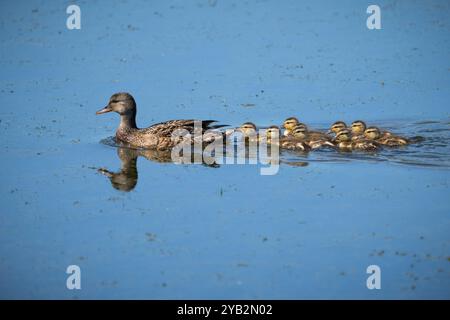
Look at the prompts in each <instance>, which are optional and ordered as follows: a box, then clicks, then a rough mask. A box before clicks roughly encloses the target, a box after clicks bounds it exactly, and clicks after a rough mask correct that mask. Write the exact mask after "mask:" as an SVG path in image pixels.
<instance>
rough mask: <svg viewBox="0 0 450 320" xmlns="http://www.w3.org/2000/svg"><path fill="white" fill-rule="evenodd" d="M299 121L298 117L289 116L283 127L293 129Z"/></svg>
mask: <svg viewBox="0 0 450 320" xmlns="http://www.w3.org/2000/svg"><path fill="white" fill-rule="evenodd" d="M298 123H299V122H298V119H297V118H294V117H291V118H287V119H286V120H284V122H283V128H285V129H286V130H288V131H292V130H293V129H294V127H295V126H296V125H297V124H298Z"/></svg>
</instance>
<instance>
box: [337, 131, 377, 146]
mask: <svg viewBox="0 0 450 320" xmlns="http://www.w3.org/2000/svg"><path fill="white" fill-rule="evenodd" d="M334 140H335V143H336V146H337V147H338V148H339V150H342V151H352V150H362V151H375V150H378V144H377V143H376V142H374V141H369V140H363V139H360V140H356V141H352V138H351V133H350V130H348V129H342V130H340V131H338V133H336V137H335V139H334Z"/></svg>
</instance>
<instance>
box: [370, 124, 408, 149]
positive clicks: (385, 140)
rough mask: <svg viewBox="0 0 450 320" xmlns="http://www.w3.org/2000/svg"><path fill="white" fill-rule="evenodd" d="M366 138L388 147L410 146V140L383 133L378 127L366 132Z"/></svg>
mask: <svg viewBox="0 0 450 320" xmlns="http://www.w3.org/2000/svg"><path fill="white" fill-rule="evenodd" d="M364 137H366V139H368V140H371V141H376V142H378V143H379V144H382V145H384V146H388V147H401V146H405V145H407V144H409V141H408V139H406V138H403V137H399V136H396V135H393V134H392V133H390V132H387V133H381V131H380V129H378V128H377V127H369V128H367V129H366V130H365V131H364Z"/></svg>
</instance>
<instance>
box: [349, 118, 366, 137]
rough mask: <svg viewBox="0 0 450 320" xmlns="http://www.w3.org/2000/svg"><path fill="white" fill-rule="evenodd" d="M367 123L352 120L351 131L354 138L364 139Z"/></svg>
mask: <svg viewBox="0 0 450 320" xmlns="http://www.w3.org/2000/svg"><path fill="white" fill-rule="evenodd" d="M366 128H367V126H366V123H365V122H364V121H362V120H356V121H353V122H352V125H351V131H352V140H353V141H355V140H360V139H364V131H365V130H366Z"/></svg>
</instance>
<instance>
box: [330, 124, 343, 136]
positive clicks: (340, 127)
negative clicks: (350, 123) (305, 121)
mask: <svg viewBox="0 0 450 320" xmlns="http://www.w3.org/2000/svg"><path fill="white" fill-rule="evenodd" d="M343 129H347V125H346V124H345V122H342V121H337V122H335V123H333V124H332V125H331V127H330V131H331V132H333V133H335V134H337V133H338V132H339V131H341V130H343Z"/></svg>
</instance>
